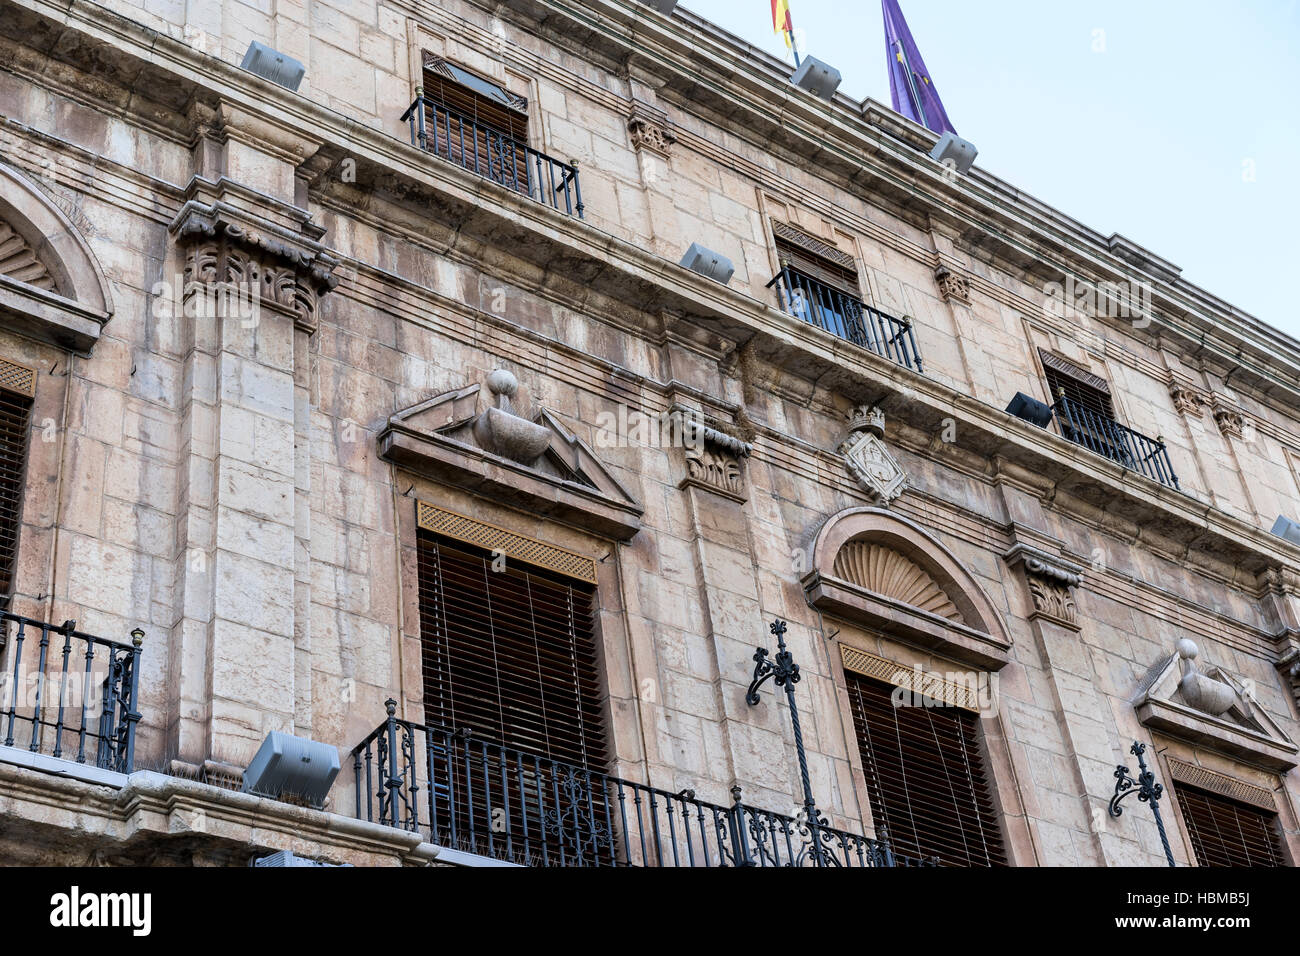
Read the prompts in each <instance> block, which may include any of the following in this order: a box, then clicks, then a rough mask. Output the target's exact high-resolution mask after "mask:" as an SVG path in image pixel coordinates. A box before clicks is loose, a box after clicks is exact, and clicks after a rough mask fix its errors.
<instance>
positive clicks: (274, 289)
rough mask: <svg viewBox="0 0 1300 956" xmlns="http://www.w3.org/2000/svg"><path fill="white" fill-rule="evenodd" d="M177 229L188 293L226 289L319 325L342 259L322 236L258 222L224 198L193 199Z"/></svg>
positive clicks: (303, 324) (307, 327)
mask: <svg viewBox="0 0 1300 956" xmlns="http://www.w3.org/2000/svg"><path fill="white" fill-rule="evenodd" d="M170 229H171V232H172V235H173V236H174V237H175V239H176V242H177V243H178V244H179V245H180V246H181V247H182V248H183V249H184V251H185V285H184V291H183V294H184V298H185V300H186V303H187V307H188V304H189V301H190V300H192V298H193V297H194V296H196V295H201V294H211V293H212V292H213V290H215V289H221V290H223V294H225V295H227V296H237V297H239V300H240V302H241V303H242V304H244V305H246V306H247V307H251V308H259V309H260V308H269V309H270V310H272V311H274V312H280V313H282V314H284V315H286V316H288V317H290V318H292V319H293V321H294V323H295V325H296V326H297V327H298V328H301V329H303V330H304V331H306V332H307V333H308V334H311V333H313V332H315V331H316V328H317V326H318V324H319V307H320V300H321V299H322V298H323V297H324V296H325V294H326V293H328V292H329V291H330V290H331V289H333V288H334V287H335V286H336V285H337V284H338V279H337V277H336V276H335V275H334V269H335V267H336V266H337V265H338V262H339V260H338V258H337V257H336V256H334V255H332V254H331V253H330V252H329V251H328V250H326V249H325V247H324V246H322V245H321V244H320V243H318V242H317V241H316V239H317V238H318V237H319V235H320V231H319V230H318V229H314V230H312V231H310V232H304V233H299V234H295V233H292V232H291V231H289V230H287V229H285V228H282V227H280V226H277V225H275V224H272V223H269V222H265V223H263V222H257V221H256V220H254V219H253V217H250V216H249V215H248V214H246V213H244V212H242V211H241V210H238V209H236V208H235V207H232V206H229V205H228V204H226V203H223V202H219V201H218V202H215V203H212V204H204V203H201V202H198V201H194V200H191V201H190V202H187V203H186V204H185V205H184V206H183V207H181V211H180V212H179V213H178V214H177V216H176V218H175V219H174V220H173V221H172V224H171V227H170Z"/></svg>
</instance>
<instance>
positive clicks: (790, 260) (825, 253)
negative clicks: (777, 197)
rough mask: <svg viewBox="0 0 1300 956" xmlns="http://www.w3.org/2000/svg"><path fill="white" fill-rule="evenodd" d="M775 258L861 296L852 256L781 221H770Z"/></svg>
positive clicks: (815, 277) (797, 269)
mask: <svg viewBox="0 0 1300 956" xmlns="http://www.w3.org/2000/svg"><path fill="white" fill-rule="evenodd" d="M772 238H773V239H774V240H775V241H776V257H777V261H779V262H780V263H781V264H782V265H783V266H784V265H788V266H789V267H790V268H792V269H794V270H795V271H797V272H801V273H803V274H804V275H806V276H808V277H809V278H812V279H816V280H817V281H818V282H820V283H822V284H824V285H828V286H830V287H831V288H832V289H835V290H837V291H839V292H842V293H844V294H845V295H848V296H852V297H853V298H855V299H857V298H860V297H861V295H862V290H861V286H860V284H859V282H858V270H857V266H856V264H855V263H854V261H853V257H852V256H850V255H849V254H848V253H846V252H842V251H840V250H839V249H836V248H835V247H834V246H832V245H829V244H827V243H825V242H822V241H821V240H820V239H817V238H816V237H814V236H810V235H808V234H807V233H804V232H801V231H800V230H798V229H795V228H794V227H793V226H788V225H786V224H785V223H783V222H773V223H772Z"/></svg>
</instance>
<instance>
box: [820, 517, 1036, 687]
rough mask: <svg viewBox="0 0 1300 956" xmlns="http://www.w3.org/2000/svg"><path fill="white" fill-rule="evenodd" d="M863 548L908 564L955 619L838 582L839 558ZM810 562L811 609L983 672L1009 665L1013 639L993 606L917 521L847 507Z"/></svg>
mask: <svg viewBox="0 0 1300 956" xmlns="http://www.w3.org/2000/svg"><path fill="white" fill-rule="evenodd" d="M858 541H862V542H869V543H870V544H874V545H879V546H880V547H881V548H885V549H888V550H889V551H891V552H894V553H896V554H897V555H901V556H902V558H905V559H907V561H910V562H911V563H912V564H914V565H915V566H916V567H917V568H919V569H920V570H921V571H922V572H924V573H925V574H926V575H928V576H929V578H931V579H932V580H933V582H934V583H935V584H936V585H938V587H939V588H940V589H941V590H942V591H943V593H944V594H945V595H946V596H947V597H948V599H949V600H950V601H951V602H952V605H953V606H955V608H956V612H957V615H956V616H943V615H940V614H936V613H932V612H930V611H926V610H924V609H922V608H920V607H916V606H914V605H911V604H908V603H905V602H904V601H901V600H899V599H897V598H896V597H893V596H890V595H888V594H883V593H880V592H879V591H876V590H872V589H871V588H869V587H865V586H863V585H862V584H861V583H860V582H855V581H851V580H847V579H846V578H844V577H841V576H839V575H837V574H836V572H835V569H836V557H837V556H838V555H839V554H840V551H841V549H842V548H844V546H845V545H847V544H850V543H852V542H858ZM811 555H812V569H811V570H810V571H809V572H808V573H807V574H806V575H805V576H804V578H803V580H802V582H801V583H802V584H803V588H804V594H805V596H806V597H807V599H808V603H809V604H811V605H812V606H813V607H816V608H818V609H819V610H821V611H822V612H823V613H825V614H829V615H831V616H834V617H839V618H842V619H845V620H848V621H850V622H853V623H855V624H860V625H863V626H865V627H868V628H870V629H872V630H875V631H879V632H881V633H883V634H887V635H889V636H891V637H893V638H894V639H896V640H898V641H901V642H902V643H905V644H909V645H911V646H913V647H919V648H921V649H924V650H928V651H932V652H934V653H935V654H938V655H940V656H942V657H946V658H949V659H951V660H954V661H958V662H961V663H966V664H970V665H973V666H975V667H979V668H983V669H986V670H999V669H1000V668H1002V667H1003V666H1004V665H1006V664H1007V662H1008V661H1009V660H1010V650H1011V636H1010V634H1009V633H1008V632H1007V629H1006V626H1005V625H1004V623H1003V621H1002V618H1001V615H999V614H998V612H997V609H996V608H995V607H994V605H993V602H992V601H991V600H989V597H988V595H987V594H986V593H985V592H984V589H983V588H982V587H981V586H980V584H979V582H978V581H976V580H975V578H974V576H973V575H972V574H971V573H970V572H969V571H968V570H966V568H965V567H964V566H963V565H962V563H961V562H960V561H959V560H958V559H957V557H956V556H955V555H954V554H953V553H952V552H951V551H950V550H949V549H948V548H947V547H945V546H944V545H943V544H942V543H941V542H940V541H939V540H938V539H937V538H935V537H934V536H933V535H932V534H930V533H929V532H927V531H926V530H925V529H923V528H921V527H920V526H919V525H917V524H916V523H915V522H913V521H909V520H908V519H906V518H903V517H901V516H899V515H897V514H894V513H892V512H889V511H885V510H884V509H881V508H871V507H863V508H850V509H848V510H845V511H841V512H839V513H838V514H835V515H832V516H831V517H830V518H829V519H828V520H827V521H826V522H825V523H824V524H823V525H822V527H821V528H820V529H819V530H818V532H817V534H816V536H815V538H814V541H813V546H812V549H811ZM958 617H959V618H960V619H957V618H958Z"/></svg>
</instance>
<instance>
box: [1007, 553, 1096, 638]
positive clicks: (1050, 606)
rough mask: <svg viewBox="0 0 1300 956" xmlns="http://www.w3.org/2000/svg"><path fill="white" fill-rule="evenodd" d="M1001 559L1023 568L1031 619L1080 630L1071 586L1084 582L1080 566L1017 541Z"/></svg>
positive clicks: (1073, 587) (1075, 586)
mask: <svg viewBox="0 0 1300 956" xmlns="http://www.w3.org/2000/svg"><path fill="white" fill-rule="evenodd" d="M1002 557H1003V559H1004V560H1005V561H1006V562H1007V564H1009V565H1011V566H1012V567H1015V566H1017V565H1019V566H1020V568H1021V569H1022V570H1023V571H1024V574H1025V583H1026V585H1027V586H1028V588H1029V597H1030V599H1031V600H1032V601H1033V604H1034V610H1033V613H1032V614H1030V618H1031V619H1033V618H1043V619H1045V620H1048V621H1052V622H1053V623H1056V624H1059V625H1061V626H1062V627H1068V628H1071V629H1072V630H1076V631H1077V630H1079V627H1080V625H1079V612H1078V608H1077V607H1076V606H1075V603H1074V589H1075V588H1077V587H1078V586H1079V585H1080V584H1081V583H1082V582H1083V575H1082V574H1081V573H1080V572H1081V570H1082V569H1081V568H1079V567H1078V566H1077V565H1074V564H1071V563H1069V562H1068V561H1062V560H1061V559H1060V558H1057V557H1055V556H1053V555H1050V554H1047V553H1046V552H1043V551H1039V550H1038V549H1037V548H1031V547H1028V546H1026V545H1023V544H1017V545H1015V546H1014V547H1013V548H1011V550H1009V551H1008V552H1007V553H1006V554H1004V555H1003V556H1002Z"/></svg>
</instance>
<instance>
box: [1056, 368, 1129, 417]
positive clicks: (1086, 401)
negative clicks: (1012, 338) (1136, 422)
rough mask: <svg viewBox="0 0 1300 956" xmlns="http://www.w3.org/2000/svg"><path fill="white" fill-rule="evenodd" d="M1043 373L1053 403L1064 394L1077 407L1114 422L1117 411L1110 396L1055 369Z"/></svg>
mask: <svg viewBox="0 0 1300 956" xmlns="http://www.w3.org/2000/svg"><path fill="white" fill-rule="evenodd" d="M1043 371H1044V373H1045V374H1046V375H1047V391H1048V393H1049V394H1050V395H1051V396H1052V401H1053V402H1055V401H1056V400H1057V399H1058V398H1060V397H1061V394H1062V393H1064V394H1065V397H1066V398H1068V399H1069V400H1070V401H1072V402H1074V403H1075V404H1076V405H1080V406H1082V407H1083V408H1085V409H1087V410H1088V411H1090V412H1093V413H1095V414H1097V415H1100V416H1102V417H1103V418H1108V419H1111V420H1114V418H1115V409H1114V408H1113V407H1112V406H1111V403H1110V396H1109V395H1107V394H1106V393H1105V392H1103V391H1102V390H1101V389H1099V388H1096V387H1094V386H1092V385H1089V384H1088V383H1086V382H1081V381H1079V380H1078V379H1077V378H1074V377H1073V376H1071V375H1067V374H1065V373H1064V372H1060V371H1057V370H1056V369H1054V368H1046V369H1044V370H1043Z"/></svg>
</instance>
